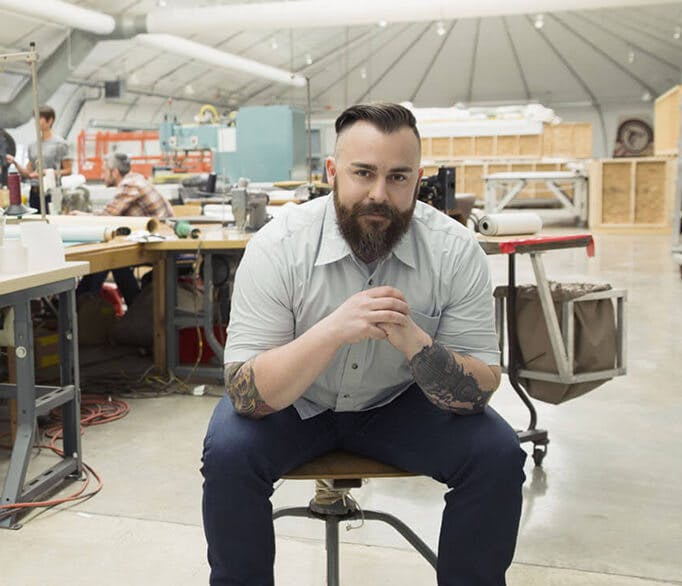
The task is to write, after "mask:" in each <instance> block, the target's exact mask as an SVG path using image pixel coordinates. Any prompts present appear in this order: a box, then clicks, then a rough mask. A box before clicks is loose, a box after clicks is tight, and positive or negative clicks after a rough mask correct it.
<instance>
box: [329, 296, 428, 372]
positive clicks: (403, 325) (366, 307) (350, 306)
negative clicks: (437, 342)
mask: <svg viewBox="0 0 682 586" xmlns="http://www.w3.org/2000/svg"><path fill="white" fill-rule="evenodd" d="M328 319H329V320H331V321H332V323H333V325H335V326H336V331H338V333H339V337H340V340H341V341H342V342H343V343H345V344H356V343H358V342H362V341H364V340H383V339H385V340H387V341H388V342H389V343H390V344H391V345H393V346H394V347H395V348H397V349H398V350H400V351H401V352H403V353H404V354H405V355H406V356H407V357H408V359H409V358H412V356H413V355H414V354H415V353H416V352H418V351H419V350H420V349H421V348H422V347H423V346H424V345H428V344H430V340H431V339H430V337H429V335H428V334H426V332H424V331H423V330H422V329H421V328H420V327H419V326H417V324H415V323H414V321H413V320H412V318H411V317H410V306H409V305H408V303H407V299H405V296H404V295H403V294H402V293H401V292H400V291H399V290H398V289H396V288H394V287H375V288H373V289H367V290H366V291H360V292H359V293H356V294H355V295H353V296H351V297H349V298H348V299H347V300H346V301H345V302H344V303H342V304H341V305H340V306H339V307H338V308H337V309H336V310H335V311H334V312H333V313H332V314H331V315H329V317H328Z"/></svg>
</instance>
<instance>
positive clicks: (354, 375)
mask: <svg viewBox="0 0 682 586" xmlns="http://www.w3.org/2000/svg"><path fill="white" fill-rule="evenodd" d="M336 132H337V142H336V150H335V155H334V157H333V158H329V159H328V160H327V162H326V165H327V173H328V176H329V179H330V182H331V183H332V185H333V187H334V191H333V195H328V196H324V197H319V198H316V199H313V200H311V201H310V202H308V203H305V204H302V205H300V206H296V207H294V208H292V210H291V211H290V212H289V213H288V214H286V215H284V216H281V217H278V218H275V219H274V220H272V221H271V222H269V223H268V224H266V225H265V227H264V228H262V229H261V230H260V231H259V232H257V233H256V234H255V235H254V236H253V238H252V239H251V241H250V242H249V244H248V246H247V247H246V252H245V254H244V257H243V259H242V261H241V263H240V264H239V268H238V269H237V273H236V277H235V282H234V294H233V296H232V303H231V311H230V324H229V326H228V337H227V345H226V348H225V382H226V391H227V392H226V395H225V396H224V397H223V398H222V399H221V401H220V402H219V403H218V405H217V406H216V409H215V411H214V413H213V417H212V419H211V422H210V423H209V426H208V432H207V434H206V438H205V440H204V453H203V467H202V473H203V475H204V497H203V518H204V530H205V533H206V538H207V541H208V560H209V563H210V566H211V581H210V583H211V585H212V586H217V585H225V586H227V585H228V584H242V585H244V586H247V585H249V586H250V585H253V586H256V585H258V586H265V585H269V586H272V584H273V562H274V557H275V536H274V532H273V523H272V505H271V502H270V500H269V499H270V496H271V495H272V493H273V483H274V482H275V481H276V480H277V479H279V478H281V477H282V475H283V474H285V473H286V472H288V471H290V470H292V469H294V468H296V467H297V466H300V465H301V464H303V463H305V462H308V461H310V460H312V459H314V458H316V457H317V456H320V455H322V454H324V453H326V452H329V451H331V450H335V449H339V448H341V449H345V450H348V451H350V452H355V453H357V454H360V455H364V456H367V457H370V458H374V459H377V460H379V461H382V462H385V463H388V464H392V465H393V466H396V467H398V468H402V469H403V470H407V471H409V472H414V473H416V474H420V475H427V476H431V477H433V478H434V479H436V480H438V481H440V482H442V483H444V484H446V485H447V487H448V488H449V489H450V490H449V492H448V493H447V494H446V495H445V512H444V514H443V517H442V524H441V533H440V542H439V548H438V584H439V585H440V586H474V585H476V586H503V585H504V584H505V573H506V570H507V568H508V567H509V565H510V564H511V561H512V557H513V554H514V548H515V545H516V535H517V530H518V525H519V517H520V514H521V485H522V483H523V480H524V473H523V463H524V460H525V454H524V452H523V451H522V450H521V448H520V446H519V439H518V437H517V435H516V433H515V432H514V430H513V429H512V428H511V427H510V426H509V425H508V424H507V423H506V422H505V421H504V420H503V419H502V418H501V417H500V416H499V415H498V414H497V413H496V412H495V411H494V410H493V409H492V408H490V407H489V406H488V405H487V403H488V401H489V400H490V397H491V396H492V394H493V392H494V391H495V389H496V388H497V386H498V385H499V383H500V366H499V363H500V354H499V347H498V343H497V335H496V333H495V317H494V308H493V297H492V286H491V279H490V273H489V269H488V263H487V259H486V257H485V254H484V253H483V251H482V250H481V247H480V246H479V245H478V243H477V242H476V238H475V236H474V234H473V233H472V232H470V231H469V230H467V229H466V228H465V227H464V226H462V225H461V224H459V223H458V222H457V221H456V220H454V219H452V218H449V217H448V216H446V215H445V214H443V213H441V212H439V211H437V210H436V209H434V208H432V207H430V206H428V205H426V204H425V203H423V202H421V201H417V189H418V185H419V180H420V178H421V176H422V173H423V170H422V169H421V168H420V159H421V152H420V151H421V143H420V139H419V132H418V131H417V127H416V121H415V118H414V116H413V114H412V113H411V112H410V111H409V110H407V109H406V108H404V107H402V106H399V105H397V104H376V105H358V106H353V107H351V108H349V109H347V110H346V111H345V112H343V113H342V114H341V116H339V118H338V119H337V120H336Z"/></svg>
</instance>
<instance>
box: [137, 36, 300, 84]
mask: <svg viewBox="0 0 682 586" xmlns="http://www.w3.org/2000/svg"><path fill="white" fill-rule="evenodd" d="M136 39H137V40H138V41H139V42H141V43H143V44H145V45H148V46H150V47H155V48H157V49H161V50H163V51H166V52H168V53H173V54H175V55H181V56H182V57H189V58H191V59H196V60H197V61H202V62H204V63H209V64H210V65H215V66H217V67H223V68H225V69H233V70H236V71H243V72H244V73H247V74H249V75H255V76H257V77H264V78H265V79H270V80H272V81H277V82H279V83H284V84H287V85H293V86H295V87H304V86H305V84H306V80H305V77H303V76H300V75H296V74H293V73H290V72H288V71H285V70H284V69H279V68H277V67H271V66H270V65H265V64H263V63H258V62H257V61H252V60H251V59H245V58H244V57H240V56H239V55H233V54H231V53H225V52H224V51H219V50H218V49H214V48H213V47H207V46H206V45H202V44H200V43H195V42H194V41H190V40H188V39H183V38H181V37H175V36H172V35H137V37H136Z"/></svg>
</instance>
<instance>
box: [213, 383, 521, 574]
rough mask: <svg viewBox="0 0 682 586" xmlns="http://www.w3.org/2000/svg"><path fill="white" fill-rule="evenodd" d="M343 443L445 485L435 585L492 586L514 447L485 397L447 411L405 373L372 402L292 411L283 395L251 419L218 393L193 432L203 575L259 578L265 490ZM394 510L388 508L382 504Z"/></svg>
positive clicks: (270, 554) (507, 534) (515, 477)
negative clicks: (199, 438) (205, 421)
mask: <svg viewBox="0 0 682 586" xmlns="http://www.w3.org/2000/svg"><path fill="white" fill-rule="evenodd" d="M337 448H343V449H346V450H348V451H351V452H355V453H358V454H361V455H365V456H368V457H371V458H375V459H377V460H380V461H383V462H386V463H388V464H392V465H394V466H397V467H399V468H403V469H404V470H408V471H410V472H415V473H417V474H420V475H425V476H431V477H432V478H434V479H436V480H437V481H439V482H443V483H445V484H447V486H449V487H450V488H451V490H450V491H449V492H448V493H447V495H446V497H445V502H446V505H445V511H444V513H443V519H442V523H441V531H440V540H439V545H438V584H439V585H440V586H503V585H504V584H505V572H506V570H507V568H508V567H509V565H510V564H511V561H512V557H513V555H514V548H515V546H516V535H517V532H518V525H519V518H520V515H521V485H522V484H523V481H524V479H525V476H524V473H523V463H524V460H525V452H523V451H522V450H521V448H520V447H519V441H518V438H517V436H516V433H515V432H514V430H513V429H511V427H509V425H508V424H507V423H506V422H505V421H504V420H503V419H502V418H501V417H500V416H499V415H498V414H497V413H495V411H493V409H491V408H490V407H487V408H486V410H485V412H484V413H482V414H480V415H471V416H458V415H454V414H451V413H447V412H445V411H442V410H441V409H438V408H437V407H435V406H434V405H433V404H432V403H430V402H429V401H428V399H426V397H425V396H424V394H423V393H422V392H421V389H419V387H418V386H417V385H413V386H412V387H410V388H409V389H408V390H407V391H405V392H404V393H403V394H402V395H401V396H400V397H398V398H397V399H395V400H394V401H393V402H391V403H389V404H388V405H386V406H384V407H379V408H377V409H372V410H370V411H361V412H346V413H335V412H332V411H326V412H324V413H321V414H320V415H317V416H316V417H313V418H311V419H306V420H301V418H300V417H299V416H298V413H297V412H296V410H295V409H294V408H293V407H289V408H287V409H284V410H282V411H279V412H277V413H273V414H272V415H268V416H267V417H265V418H263V419H260V420H253V419H248V418H246V417H242V416H240V415H238V414H237V413H235V411H234V409H233V407H232V404H231V402H230V400H229V398H227V397H223V398H222V399H221V401H220V402H219V403H218V405H217V407H216V409H215V412H214V413H213V417H212V418H211V422H210V424H209V427H208V432H207V434H206V439H205V440H204V455H203V467H202V474H203V475H204V497H203V516H204V530H205V532H206V539H207V541H208V560H209V563H210V566H211V584H212V585H213V586H218V585H221V586H223V585H224V586H228V585H229V586H237V585H239V586H271V585H272V584H273V583H274V578H273V564H274V559H275V536H274V530H273V523H272V505H271V503H270V496H271V495H272V492H273V483H274V482H275V481H276V480H277V479H279V478H280V477H281V476H282V475H283V474H284V473H286V472H288V471H290V470H292V469H293V468H295V467H297V466H299V465H300V464H303V463H305V462H308V461H310V460H312V459H314V458H315V457H317V456H319V455H321V454H324V453H326V452H329V451H331V450H333V449H337ZM392 512H393V513H395V514H398V516H399V514H400V512H399V511H392Z"/></svg>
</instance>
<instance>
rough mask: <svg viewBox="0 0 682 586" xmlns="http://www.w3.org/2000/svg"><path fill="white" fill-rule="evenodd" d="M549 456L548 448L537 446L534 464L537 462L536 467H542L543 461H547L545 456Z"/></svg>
mask: <svg viewBox="0 0 682 586" xmlns="http://www.w3.org/2000/svg"><path fill="white" fill-rule="evenodd" d="M546 455H547V446H542V447H541V446H537V445H536V446H535V447H534V448H533V462H535V465H536V466H542V461H543V460H544V459H545V456H546Z"/></svg>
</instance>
